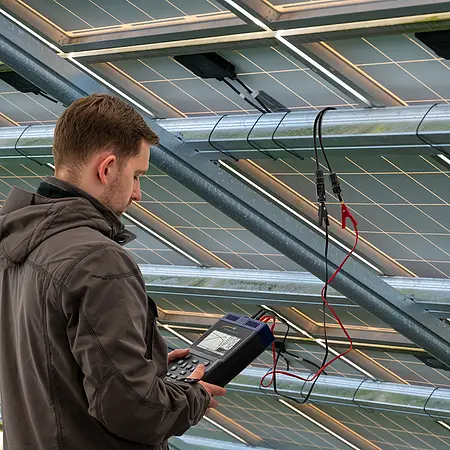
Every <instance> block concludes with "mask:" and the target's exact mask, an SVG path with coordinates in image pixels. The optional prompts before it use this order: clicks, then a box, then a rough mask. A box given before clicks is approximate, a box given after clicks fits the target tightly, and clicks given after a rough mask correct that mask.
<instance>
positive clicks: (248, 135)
mask: <svg viewBox="0 0 450 450" xmlns="http://www.w3.org/2000/svg"><path fill="white" fill-rule="evenodd" d="M264 115H265V114H261V115H260V116H259V117H258V118H257V119H256V121H255V123H254V124H253V125H252V127H251V128H250V131H249V132H248V134H247V138H246V142H247V144H248V145H250V146H251V147H253V148H254V149H255V150H258V152H260V153H262V154H263V155H266V156H268V157H269V158H271V159H272V160H273V161H276V160H277V158H274V157H273V156H272V155H271V154H270V153H269V152H266V151H264V150H263V149H261V148H259V147H257V146H256V145H254V144H252V143H251V141H250V135H251V134H252V131H253V130H254V129H255V127H256V125H257V123H258V122H259V120H260V119H261V117H263V116H264Z"/></svg>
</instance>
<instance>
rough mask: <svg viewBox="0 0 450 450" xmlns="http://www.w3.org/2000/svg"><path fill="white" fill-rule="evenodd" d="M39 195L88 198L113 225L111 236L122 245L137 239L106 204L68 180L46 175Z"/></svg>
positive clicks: (38, 191)
mask: <svg viewBox="0 0 450 450" xmlns="http://www.w3.org/2000/svg"><path fill="white" fill-rule="evenodd" d="M37 194H38V195H43V196H44V197H50V198H63V197H81V198H84V199H86V200H88V201H89V202H90V203H91V204H92V205H93V206H94V208H95V209H96V210H97V211H98V212H99V213H100V214H101V216H102V217H103V219H104V220H105V222H106V223H107V224H108V225H109V226H110V227H111V235H110V238H111V239H112V240H114V241H115V242H117V243H118V244H120V245H126V244H128V243H130V242H131V241H132V240H134V239H136V235H135V234H134V233H132V232H131V231H128V230H127V229H126V228H125V226H124V224H123V223H122V222H121V220H120V219H119V217H118V216H117V215H116V214H115V213H114V212H113V211H112V210H111V209H110V208H108V207H107V206H106V205H104V204H103V203H102V202H100V201H99V200H97V199H96V198H95V197H93V196H92V195H90V194H88V193H87V192H85V191H83V190H82V189H80V188H78V187H77V186H74V185H73V184H71V183H68V182H67V181H63V180H61V179H59V178H56V177H46V178H45V180H44V181H43V182H42V183H41V184H40V186H39V188H38V190H37Z"/></svg>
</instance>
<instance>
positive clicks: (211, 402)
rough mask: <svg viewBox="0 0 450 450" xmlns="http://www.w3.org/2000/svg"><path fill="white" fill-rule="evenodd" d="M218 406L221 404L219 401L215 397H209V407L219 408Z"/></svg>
mask: <svg viewBox="0 0 450 450" xmlns="http://www.w3.org/2000/svg"><path fill="white" fill-rule="evenodd" d="M218 406H219V402H218V401H217V400H216V399H215V398H214V397H211V398H210V399H209V408H208V409H210V408H217V407H218Z"/></svg>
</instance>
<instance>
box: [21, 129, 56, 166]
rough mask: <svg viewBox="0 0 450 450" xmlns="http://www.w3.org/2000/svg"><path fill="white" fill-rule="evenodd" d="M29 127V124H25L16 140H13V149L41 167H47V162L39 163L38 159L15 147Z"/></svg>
mask: <svg viewBox="0 0 450 450" xmlns="http://www.w3.org/2000/svg"><path fill="white" fill-rule="evenodd" d="M30 127H31V125H27V126H26V127H25V128H24V129H23V130H22V133H20V135H19V137H18V138H17V140H16V142H15V144H14V150H15V151H16V152H17V153H18V154H19V155H21V156H23V157H25V158H27V159H29V160H30V161H33V162H35V163H36V164H39V165H40V166H42V167H48V166H47V164H42V163H41V162H40V161H38V160H37V159H34V158H32V157H31V156H28V155H27V154H26V153H23V152H22V151H20V150H19V149H18V148H17V144H18V143H19V141H20V139H21V138H22V136H23V135H24V133H25V131H27V130H28V128H30Z"/></svg>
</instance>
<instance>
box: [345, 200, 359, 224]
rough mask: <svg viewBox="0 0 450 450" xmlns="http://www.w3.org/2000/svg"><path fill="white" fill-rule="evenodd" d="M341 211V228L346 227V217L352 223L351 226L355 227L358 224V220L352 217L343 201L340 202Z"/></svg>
mask: <svg viewBox="0 0 450 450" xmlns="http://www.w3.org/2000/svg"><path fill="white" fill-rule="evenodd" d="M341 213H342V216H341V217H342V229H343V230H345V228H347V219H350V220H351V221H352V223H353V227H354V228H356V227H357V226H358V222H357V221H356V220H355V218H354V217H353V215H352V213H351V212H350V210H349V209H348V207H347V205H346V204H345V203H341Z"/></svg>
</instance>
